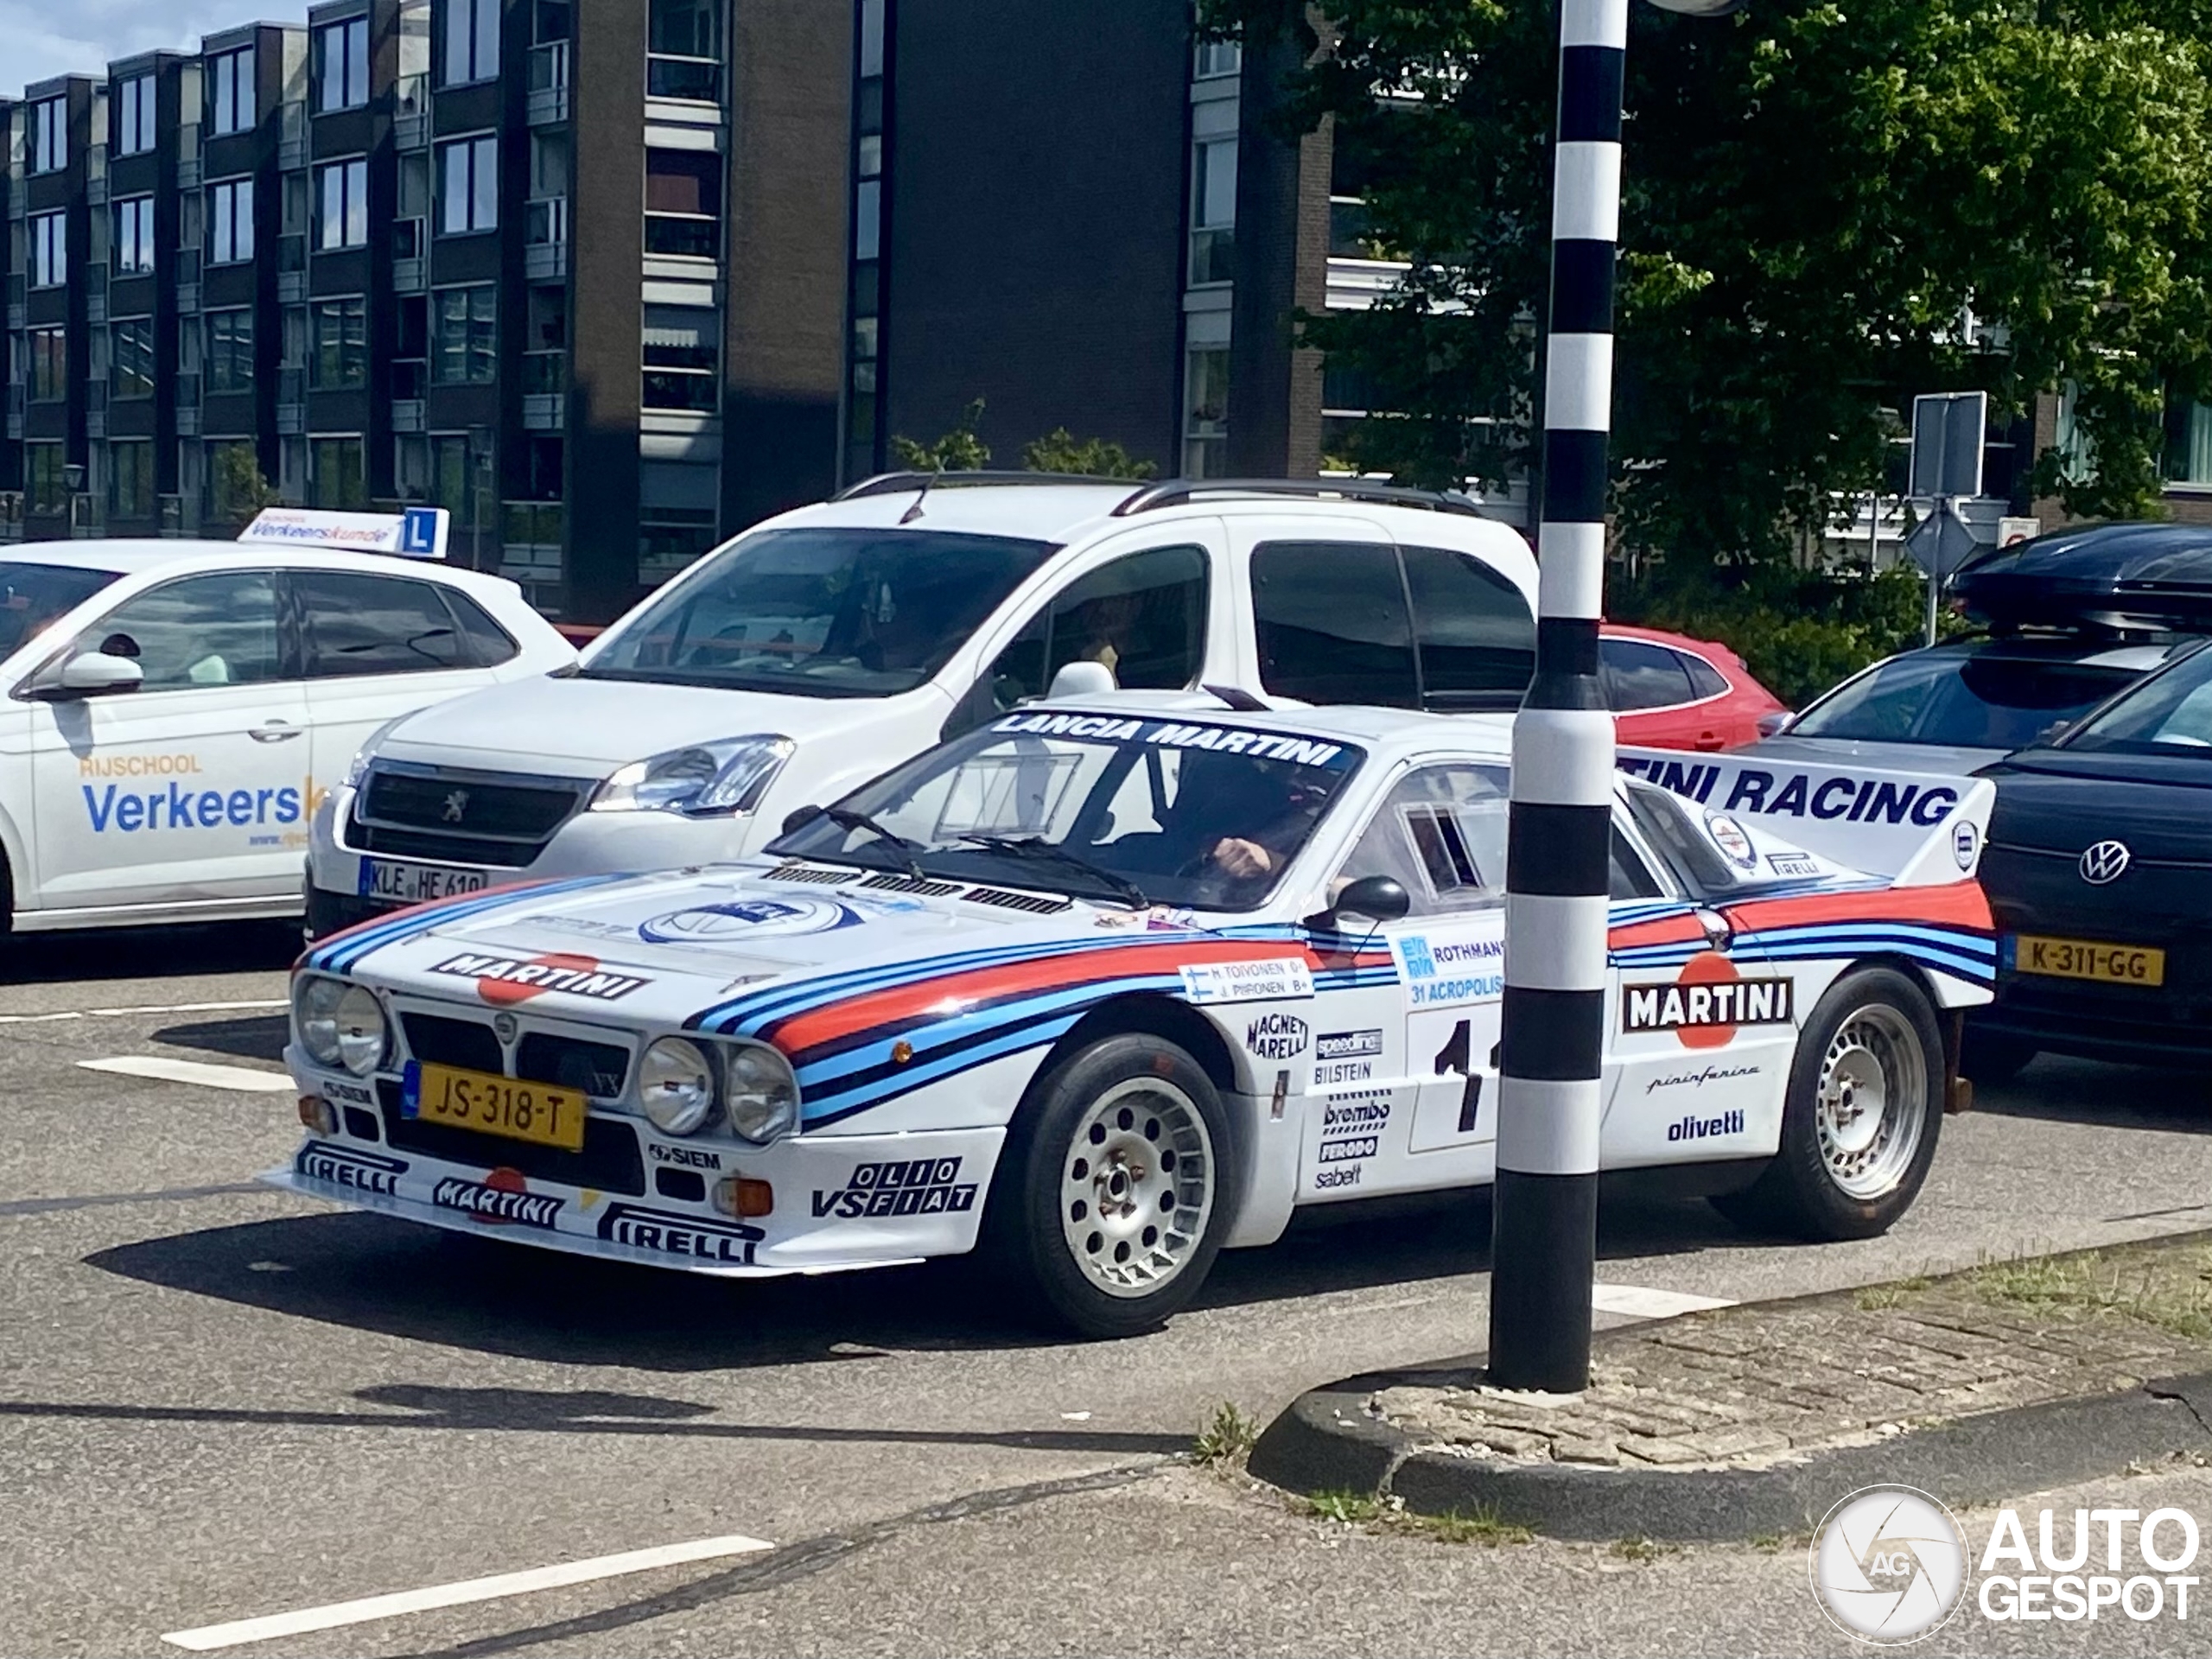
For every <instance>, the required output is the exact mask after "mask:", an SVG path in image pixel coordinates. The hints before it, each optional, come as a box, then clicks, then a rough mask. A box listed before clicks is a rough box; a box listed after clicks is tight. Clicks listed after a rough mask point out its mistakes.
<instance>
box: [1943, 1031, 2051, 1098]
mask: <svg viewBox="0 0 2212 1659" xmlns="http://www.w3.org/2000/svg"><path fill="white" fill-rule="evenodd" d="M2040 1052H2042V1051H2041V1050H2039V1049H2037V1047H2036V1046H2035V1045H2034V1044H2033V1043H2028V1042H2023V1041H2022V1040H2021V1039H2019V1038H2018V1037H2008V1036H2005V1035H2004V1034H2002V1033H1998V1032H1993V1031H1984V1030H1981V1029H1980V1028H1979V1027H1977V1026H1975V1024H1974V1020H1973V1018H1972V1016H1968V1018H1967V1035H1966V1041H1965V1043H1964V1044H1963V1045H1962V1046H1961V1048H1960V1050H1959V1075H1960V1076H1961V1077H1964V1078H1966V1079H1967V1081H1968V1082H1969V1083H1976V1084H1981V1085H1983V1086H1984V1087H1985V1088H1990V1089H1994V1088H1996V1087H1997V1086H1998V1085H1999V1084H2006V1083H2010V1082H2012V1079H2013V1078H2015V1077H2018V1076H2019V1075H2020V1073H2021V1072H2022V1071H2025V1070H2026V1069H2027V1065H2028V1062H2029V1061H2030V1060H2032V1059H2033V1058H2035V1057H2036V1056H2037V1054H2038V1053H2040Z"/></svg>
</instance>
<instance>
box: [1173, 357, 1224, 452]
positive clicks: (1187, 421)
mask: <svg viewBox="0 0 2212 1659" xmlns="http://www.w3.org/2000/svg"><path fill="white" fill-rule="evenodd" d="M1183 392H1184V397H1183V475H1184V476H1185V478H1219V477H1221V476H1222V474H1224V472H1225V471H1226V470H1227V462H1228V460H1229V347H1228V346H1192V348H1191V351H1190V353H1189V354H1188V356H1187V357H1186V358H1185V360H1184V369H1183Z"/></svg>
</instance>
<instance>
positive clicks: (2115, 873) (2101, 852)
mask: <svg viewBox="0 0 2212 1659" xmlns="http://www.w3.org/2000/svg"><path fill="white" fill-rule="evenodd" d="M2133 856H2134V855H2133V853H2130V852H2129V851H2128V850H2127V843H2126V842H2124V841H2101V842H2098V843H2097V844H2096V845H2095V846H2094V847H2092V848H2090V849H2088V851H2087V852H2085V853H2083V854H2082V862H2081V864H2080V865H2079V866H2078V867H2077V868H2079V869H2080V870H2081V872H2082V880H2084V881H2086V882H2088V884H2089V885H2090V886H2091V887H2103V886H2105V885H2106V884H2107V883H2108V882H2113V881H2117V880H2120V877H2121V876H2122V875H2123V874H2126V870H2127V861H2128V860H2129V859H2131V858H2133Z"/></svg>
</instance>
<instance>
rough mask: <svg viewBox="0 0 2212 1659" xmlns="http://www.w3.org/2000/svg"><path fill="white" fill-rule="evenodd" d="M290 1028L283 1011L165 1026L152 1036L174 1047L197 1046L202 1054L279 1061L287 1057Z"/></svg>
mask: <svg viewBox="0 0 2212 1659" xmlns="http://www.w3.org/2000/svg"><path fill="white" fill-rule="evenodd" d="M289 1029H290V1021H289V1020H288V1019H287V1017H286V1016H285V1015H283V1014H245V1015H241V1016H238V1017H237V1018H233V1019H228V1020H198V1021H195V1022H194V1023H193V1024H191V1025H184V1026H164V1027H162V1029H161V1030H159V1031H156V1032H155V1033H153V1039H154V1041H156V1042H157V1043H165V1044H167V1045H168V1046H170V1047H171V1048H190V1049H197V1050H199V1051H200V1052H201V1053H203V1054H227V1055H230V1056H232V1057H233V1058H238V1059H242V1060H270V1061H280V1060H282V1059H283V1058H284V1039H285V1037H286V1035H287V1033H289Z"/></svg>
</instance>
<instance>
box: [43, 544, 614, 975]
mask: <svg viewBox="0 0 2212 1659" xmlns="http://www.w3.org/2000/svg"><path fill="white" fill-rule="evenodd" d="M439 516H440V517H442V515H439ZM369 518H370V516H369V515H362V514H316V513H308V512H294V511H287V510H276V511H272V512H270V513H266V514H264V515H263V520H265V521H268V522H267V523H266V524H264V523H263V521H260V520H257V524H256V526H252V527H249V533H250V534H251V531H252V530H253V529H254V528H260V529H263V530H264V532H265V533H266V534H267V535H268V536H270V537H271V538H272V539H268V540H264V541H259V542H254V541H246V540H242V541H238V542H193V541H69V542H30V543H22V544H21V545H16V546H10V548H8V549H7V550H5V551H4V552H0V686H4V687H5V690H6V696H5V698H4V700H0V931H5V929H6V927H7V926H8V925H10V923H12V925H13V926H15V927H16V928H17V929H19V930H21V931H25V932H30V931H40V930H44V929H50V928H69V927H92V926H100V925H112V924H116V923H136V922H183V921H213V920H219V919H227V918H238V917H255V916H281V915H285V914H294V915H296V914H297V913H298V912H299V910H300V907H301V881H300V873H301V866H302V863H303V861H305V858H306V855H307V847H308V822H309V820H310V819H311V818H313V817H314V816H315V809H316V807H317V805H318V804H319V803H320V801H321V797H322V796H323V794H324V793H325V792H326V791H327V789H328V787H329V786H330V785H331V784H333V783H334V782H336V781H337V780H338V779H341V778H343V777H344V776H345V772H346V764H347V762H348V761H349V760H352V758H353V753H354V751H355V750H356V749H358V748H359V747H360V746H361V741H362V740H363V739H364V738H365V737H366V736H367V735H368V734H370V733H372V732H373V731H374V730H375V729H376V728H378V726H381V725H383V724H384V723H385V721H389V720H391V719H392V718H393V717H394V716H395V715H400V714H403V713H405V712H407V711H409V710H412V709H420V708H422V707H423V706H424V705H425V704H428V703H432V702H437V701H439V700H440V699H442V698H445V697H451V696H458V695H459V694H461V693H462V692H465V691H474V690H479V689H480V688H483V687H486V686H490V685H493V684H496V683H499V682H501V681H512V680H517V679H522V678H535V677H540V676H543V675H544V674H547V673H549V672H550V671H553V670H554V669H556V668H559V667H562V666H563V665H572V664H574V663H575V651H574V650H573V649H572V648H571V647H570V646H569V644H568V642H567V641H566V640H564V639H562V638H561V636H560V635H559V634H558V633H557V632H555V631H554V629H553V627H552V626H551V625H550V623H548V622H546V621H545V620H543V618H541V617H540V616H538V615H537V613H535V612H534V611H532V610H531V608H530V606H529V605H528V603H527V602H525V601H524V598H523V594H522V590H521V589H520V588H518V587H517V586H516V585H515V584H514V583H513V582H506V581H503V580H501V579H500V578H499V577H497V576H491V575H478V574H476V573H475V572H474V571H468V570H454V569H448V568H446V567H445V566H444V565H442V564H440V563H426V562H421V561H416V560H412V559H403V558H400V557H397V556H392V555H390V554H383V553H359V552H352V551H346V550H345V549H346V547H347V546H350V545H354V544H358V543H356V542H354V541H350V540H345V539H340V540H335V541H334V540H333V539H330V537H329V536H328V534H327V532H328V531H330V530H331V529H332V528H333V527H332V526H330V525H328V524H325V523H324V522H323V521H327V520H338V521H342V522H340V523H339V524H336V525H335V527H334V528H335V529H336V530H337V531H350V530H351V529H352V528H353V521H356V520H360V519H369ZM370 522H371V523H374V522H375V521H374V520H373V519H370ZM391 522H392V523H393V524H395V525H397V524H398V523H399V522H400V520H399V518H397V516H396V515H395V516H394V517H393V518H392V521H391ZM279 531H282V532H283V536H282V538H281V539H274V538H275V537H277V532H279Z"/></svg>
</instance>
